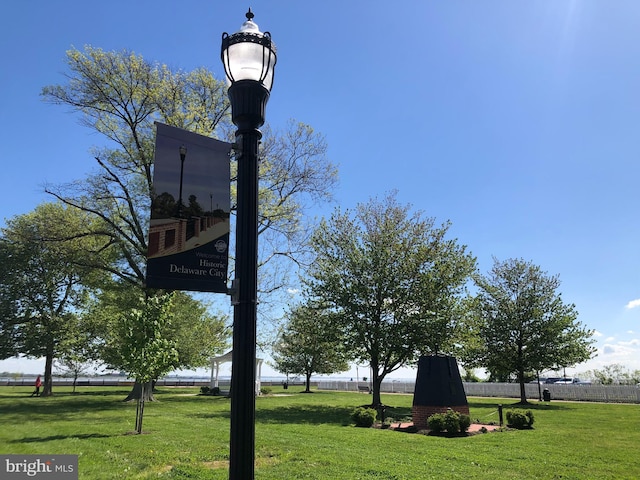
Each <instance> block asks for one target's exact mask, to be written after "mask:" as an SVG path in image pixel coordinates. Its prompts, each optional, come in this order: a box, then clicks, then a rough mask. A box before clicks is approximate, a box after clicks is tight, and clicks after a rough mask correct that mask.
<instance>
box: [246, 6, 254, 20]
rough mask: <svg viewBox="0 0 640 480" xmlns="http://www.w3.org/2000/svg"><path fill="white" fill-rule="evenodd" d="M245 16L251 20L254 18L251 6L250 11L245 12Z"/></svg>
mask: <svg viewBox="0 0 640 480" xmlns="http://www.w3.org/2000/svg"><path fill="white" fill-rule="evenodd" d="M245 16H246V17H247V20H249V21H250V22H251V21H252V20H253V17H254V16H255V15H254V14H253V12H252V11H251V7H249V11H248V12H247V13H246V14H245Z"/></svg>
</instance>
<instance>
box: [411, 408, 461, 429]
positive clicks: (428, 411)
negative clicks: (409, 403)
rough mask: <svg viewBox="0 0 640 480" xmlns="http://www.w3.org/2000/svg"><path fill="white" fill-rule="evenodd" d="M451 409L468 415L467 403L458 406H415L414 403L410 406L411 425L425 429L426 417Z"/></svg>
mask: <svg viewBox="0 0 640 480" xmlns="http://www.w3.org/2000/svg"><path fill="white" fill-rule="evenodd" d="M449 408H450V409H451V410H453V411H455V412H458V413H461V414H465V415H469V405H460V406H458V407H455V406H452V407H425V406H422V405H419V406H416V405H414V406H413V408H412V413H413V425H414V426H415V427H417V428H419V429H426V428H428V426H427V419H428V418H429V417H430V416H431V415H433V414H434V413H447V410H448V409H449Z"/></svg>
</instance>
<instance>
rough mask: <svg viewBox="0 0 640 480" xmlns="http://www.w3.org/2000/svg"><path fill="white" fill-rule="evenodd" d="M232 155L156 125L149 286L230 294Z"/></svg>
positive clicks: (219, 145)
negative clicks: (228, 286)
mask: <svg viewBox="0 0 640 480" xmlns="http://www.w3.org/2000/svg"><path fill="white" fill-rule="evenodd" d="M230 151H231V144H230V143H227V142H221V141H219V140H215V139H213V138H209V137H205V136H203V135H198V134H196V133H192V132H189V131H187V130H183V129H180V128H176V127H171V126H169V125H164V124H162V123H158V122H156V152H155V160H154V172H153V201H152V203H151V221H150V224H149V248H148V250H147V282H146V283H147V287H150V288H163V289H168V290H191V291H197V292H219V293H227V266H228V261H229V214H230V210H231V206H230V204H231V192H230V184H231V179H230V161H229V152H230Z"/></svg>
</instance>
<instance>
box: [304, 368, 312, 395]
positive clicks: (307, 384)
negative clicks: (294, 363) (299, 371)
mask: <svg viewBox="0 0 640 480" xmlns="http://www.w3.org/2000/svg"><path fill="white" fill-rule="evenodd" d="M306 377H307V381H306V388H305V390H304V393H311V374H310V373H308V372H307V374H306Z"/></svg>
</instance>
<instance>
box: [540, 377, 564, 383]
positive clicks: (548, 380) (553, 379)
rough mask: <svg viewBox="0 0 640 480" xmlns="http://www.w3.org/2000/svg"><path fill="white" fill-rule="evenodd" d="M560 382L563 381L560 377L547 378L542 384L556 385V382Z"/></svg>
mask: <svg viewBox="0 0 640 480" xmlns="http://www.w3.org/2000/svg"><path fill="white" fill-rule="evenodd" d="M560 380H563V378H562V377H549V378H547V379H546V380H545V381H544V383H556V382H558V381H560Z"/></svg>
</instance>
